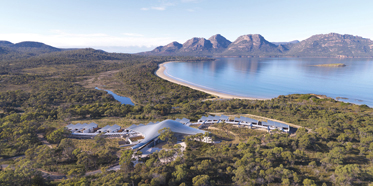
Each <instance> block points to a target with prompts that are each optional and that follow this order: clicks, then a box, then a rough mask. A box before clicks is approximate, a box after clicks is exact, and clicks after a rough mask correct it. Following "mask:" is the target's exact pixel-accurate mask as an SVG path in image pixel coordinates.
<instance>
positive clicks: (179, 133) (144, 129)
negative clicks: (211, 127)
mask: <svg viewBox="0 0 373 186" xmlns="http://www.w3.org/2000/svg"><path fill="white" fill-rule="evenodd" d="M163 128H170V130H171V131H172V132H174V133H175V135H176V137H177V138H182V137H183V136H186V135H195V134H199V133H202V134H204V133H205V131H203V130H198V129H195V128H191V127H188V126H185V125H183V124H182V123H180V122H177V121H174V120H164V121H162V122H159V123H154V124H150V125H138V126H136V125H132V126H131V127H129V128H127V129H130V130H133V131H135V132H138V133H140V134H141V135H142V136H144V139H143V140H142V141H141V142H140V143H139V144H137V145H135V146H133V147H132V149H141V148H143V147H145V146H147V145H149V144H151V143H152V142H154V140H156V139H157V138H158V136H159V135H160V134H159V132H158V131H159V130H160V129H163Z"/></svg>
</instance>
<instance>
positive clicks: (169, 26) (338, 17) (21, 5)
mask: <svg viewBox="0 0 373 186" xmlns="http://www.w3.org/2000/svg"><path fill="white" fill-rule="evenodd" d="M372 7H373V1H371V0H365V1H363V0H327V1H325V0H322V1H321V0H312V1H310V0H307V1H306V0H231V1H229V0H60V1H57V0H54V1H53V0H33V1H30V0H0V22H1V24H0V40H6V41H10V42H13V43H17V42H21V41H38V42H43V43H45V44H48V45H52V46H55V47H60V48H87V47H90V48H95V49H103V50H105V51H108V52H124V53H135V52H140V51H147V50H152V49H153V48H155V47H157V46H160V45H166V44H168V43H170V42H172V41H178V42H180V43H184V42H185V41H187V40H188V39H190V38H192V37H204V38H206V39H208V38H209V37H211V36H212V35H215V34H221V35H223V36H224V37H226V38H227V39H228V40H230V41H234V40H235V39H236V38H237V37H239V36H241V35H246V34H261V35H262V36H263V37H264V38H265V39H266V40H268V41H270V42H285V41H292V40H304V39H307V38H308V37H310V36H312V35H315V34H327V33H331V32H334V33H340V34H351V35H358V36H361V37H364V38H370V39H373V11H372Z"/></svg>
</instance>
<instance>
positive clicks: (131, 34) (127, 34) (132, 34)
mask: <svg viewBox="0 0 373 186" xmlns="http://www.w3.org/2000/svg"><path fill="white" fill-rule="evenodd" d="M123 35H125V36H136V37H142V36H144V35H142V34H136V33H123Z"/></svg>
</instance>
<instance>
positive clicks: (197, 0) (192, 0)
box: [181, 0, 201, 3]
mask: <svg viewBox="0 0 373 186" xmlns="http://www.w3.org/2000/svg"><path fill="white" fill-rule="evenodd" d="M199 1H201V0H181V2H183V3H192V2H193V3H195V2H199Z"/></svg>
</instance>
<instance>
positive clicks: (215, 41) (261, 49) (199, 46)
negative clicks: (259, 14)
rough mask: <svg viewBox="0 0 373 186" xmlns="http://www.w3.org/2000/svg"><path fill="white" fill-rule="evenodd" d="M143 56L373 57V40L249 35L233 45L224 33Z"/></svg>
mask: <svg viewBox="0 0 373 186" xmlns="http://www.w3.org/2000/svg"><path fill="white" fill-rule="evenodd" d="M139 54H141V55H162V56H163V55H177V56H208V57H332V58H333V57H338V58H355V57H357V58H358V57H361V58H372V57H373V41H372V40H370V39H366V38H362V37H359V36H352V35H347V34H346V35H341V34H337V33H330V34H319V35H314V36H311V37H310V38H308V39H305V40H303V41H297V40H295V41H290V42H269V41H267V40H266V39H265V38H264V37H263V36H261V35H259V34H248V35H243V36H240V37H238V38H237V39H236V40H235V41H233V42H231V41H229V40H227V39H226V38H225V37H223V36H222V35H220V34H217V35H214V36H212V37H210V38H209V39H205V38H197V37H194V38H192V39H189V40H188V41H186V42H185V43H184V44H180V43H178V42H176V41H174V42H172V43H170V44H168V45H165V46H159V47H157V48H155V49H154V50H152V51H149V52H142V53H139Z"/></svg>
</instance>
